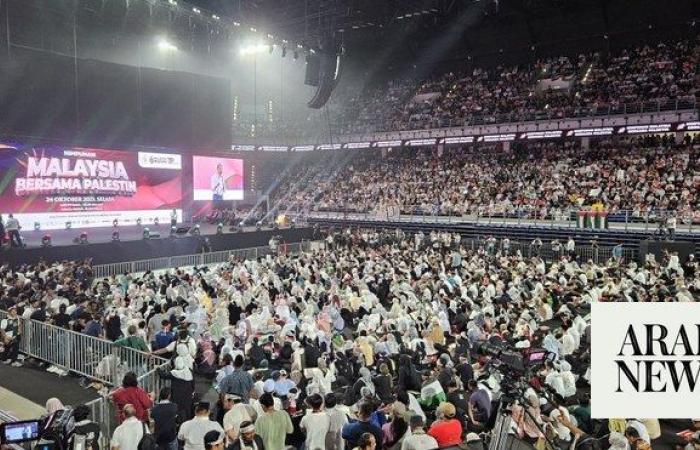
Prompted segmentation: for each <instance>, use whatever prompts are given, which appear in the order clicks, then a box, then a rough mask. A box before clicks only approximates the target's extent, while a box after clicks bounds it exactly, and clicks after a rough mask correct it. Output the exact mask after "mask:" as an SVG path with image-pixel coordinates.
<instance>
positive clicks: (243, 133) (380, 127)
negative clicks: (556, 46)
mask: <svg viewBox="0 0 700 450" xmlns="http://www.w3.org/2000/svg"><path fill="white" fill-rule="evenodd" d="M697 106H698V105H697V102H696V99H695V97H683V98H679V99H672V100H658V101H647V102H632V103H622V104H611V105H587V106H564V107H552V108H546V109H536V110H531V111H528V110H523V109H520V110H517V111H511V112H507V113H479V114H470V115H469V116H468V117H466V118H460V119H452V118H444V117H443V118H437V117H429V118H420V115H421V113H419V112H417V113H415V114H414V118H413V119H409V120H407V121H401V122H396V121H394V120H392V119H390V118H384V117H372V116H365V117H358V118H355V119H350V120H333V119H331V123H330V126H331V128H332V129H333V130H336V132H337V131H338V130H340V134H341V135H350V134H366V133H382V132H390V131H420V130H426V129H434V128H452V127H469V126H476V125H497V124H508V123H513V122H528V121H538V120H557V119H581V118H586V117H591V118H596V117H606V116H616V115H629V114H642V113H659V112H674V111H692V110H695V109H696V108H697ZM424 114H427V115H430V113H429V112H428V113H424ZM244 123H245V125H244ZM251 123H252V122H251ZM251 123H248V122H247V121H245V120H244V122H243V123H240V124H239V125H241V126H240V127H239V128H237V129H235V130H234V132H233V137H234V141H235V140H238V139H249V138H251V136H250V129H251V127H250V125H251ZM284 123H285V121H284V120H282V121H281V122H277V124H282V126H280V127H272V128H270V129H269V130H258V129H257V128H256V136H257V137H276V138H280V137H286V138H288V139H297V140H299V139H301V140H304V139H306V143H307V144H308V143H310V142H308V141H309V140H313V139H314V138H321V137H323V136H324V135H318V133H316V132H315V131H314V130H326V129H327V128H328V125H329V124H328V123H327V122H326V121H325V119H324V120H323V123H322V125H323V126H322V127H315V128H314V124H317V123H316V122H315V121H313V120H311V121H305V122H304V123H303V124H301V123H299V124H290V125H289V126H284ZM266 131H268V132H267V133H266ZM261 133H262V134H261ZM285 133H286V134H285ZM322 140H327V136H325V137H323V139H322ZM295 142H296V141H295ZM288 143H289V142H288Z"/></svg>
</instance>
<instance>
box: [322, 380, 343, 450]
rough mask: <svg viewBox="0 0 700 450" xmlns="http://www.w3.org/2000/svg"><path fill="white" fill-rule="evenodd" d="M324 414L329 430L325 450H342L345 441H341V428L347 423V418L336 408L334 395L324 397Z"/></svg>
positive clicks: (336, 403)
mask: <svg viewBox="0 0 700 450" xmlns="http://www.w3.org/2000/svg"><path fill="white" fill-rule="evenodd" d="M324 400H325V404H326V414H328V418H329V419H330V428H329V430H328V435H327V436H326V450H343V449H344V448H345V441H343V436H342V431H343V427H344V426H345V425H347V423H348V416H347V414H345V412H344V411H342V410H341V409H339V408H338V400H337V398H336V396H335V394H334V393H332V392H331V393H330V394H328V395H326V398H325V399H324Z"/></svg>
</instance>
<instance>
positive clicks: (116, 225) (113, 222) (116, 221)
mask: <svg viewBox="0 0 700 450" xmlns="http://www.w3.org/2000/svg"><path fill="white" fill-rule="evenodd" d="M112 226H113V227H114V228H117V227H118V226H119V221H118V220H117V219H114V220H113V221H112Z"/></svg>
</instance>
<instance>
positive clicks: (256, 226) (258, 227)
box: [255, 220, 262, 231]
mask: <svg viewBox="0 0 700 450" xmlns="http://www.w3.org/2000/svg"><path fill="white" fill-rule="evenodd" d="M261 228H262V222H261V221H259V220H258V222H257V223H256V224H255V231H260V229H261Z"/></svg>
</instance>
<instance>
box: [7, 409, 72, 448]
mask: <svg viewBox="0 0 700 450" xmlns="http://www.w3.org/2000/svg"><path fill="white" fill-rule="evenodd" d="M74 431H75V419H74V417H73V410H72V409H70V408H69V409H62V410H60V411H56V412H55V413H53V414H51V415H49V416H47V417H44V418H41V419H33V420H21V421H17V422H6V423H3V424H2V425H0V442H1V443H2V444H3V445H11V444H22V443H25V442H36V444H35V445H34V448H35V449H39V450H66V449H68V446H69V441H70V438H71V436H72V435H73V432H74Z"/></svg>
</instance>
